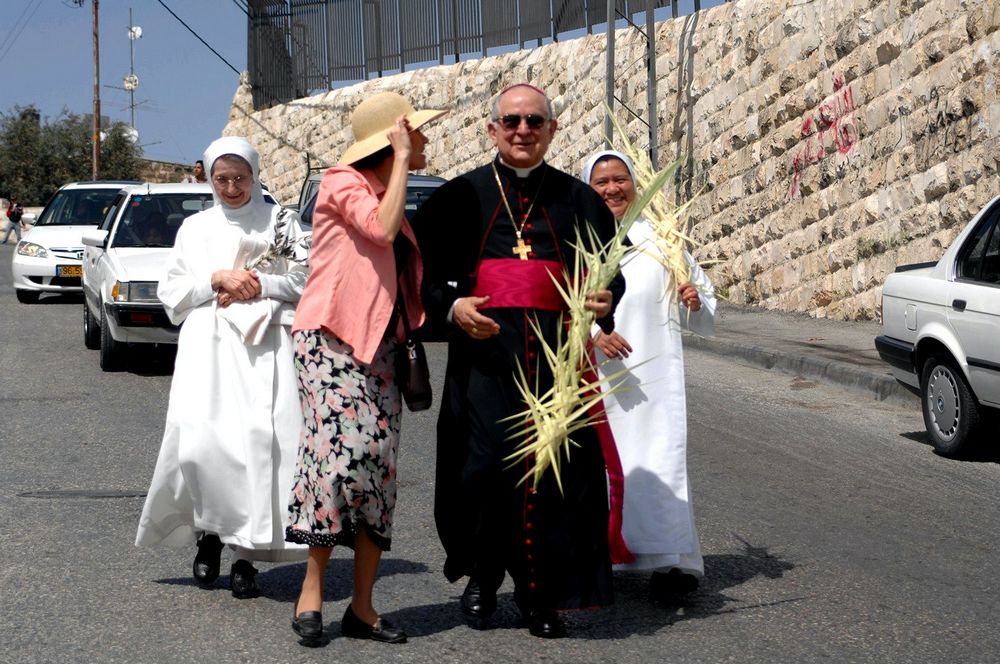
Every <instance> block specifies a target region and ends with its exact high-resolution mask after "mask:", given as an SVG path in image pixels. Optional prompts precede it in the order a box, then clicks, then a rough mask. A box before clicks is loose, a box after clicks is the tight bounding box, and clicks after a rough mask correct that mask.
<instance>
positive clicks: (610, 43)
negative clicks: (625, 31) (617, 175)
mask: <svg viewBox="0 0 1000 664" xmlns="http://www.w3.org/2000/svg"><path fill="white" fill-rule="evenodd" d="M616 18H618V17H617V16H616V15H615V0H608V32H607V41H606V42H605V49H604V58H605V70H604V102H605V103H606V104H607V105H608V116H607V117H606V118H604V136H605V142H606V143H607V144H608V145H607V147H608V148H609V149H610V148H612V147H614V140H613V139H614V131H615V126H614V124H612V122H611V114H612V113H614V112H615V19H616Z"/></svg>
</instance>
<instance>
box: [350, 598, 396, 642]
mask: <svg viewBox="0 0 1000 664" xmlns="http://www.w3.org/2000/svg"><path fill="white" fill-rule="evenodd" d="M340 633H341V634H343V635H344V636H346V637H348V638H352V639H371V640H372V641H380V642H381V643H406V632H404V631H403V630H401V629H399V628H398V627H396V626H395V625H393V624H392V623H391V622H389V621H388V620H386V619H385V618H383V617H381V616H379V619H378V620H376V621H375V625H374V626H372V625H369V624H367V623H365V622H364V621H362V620H361V618H358V617H357V615H355V613H354V609H352V608H351V605H350V604H348V605H347V611H345V612H344V619H343V620H342V621H340Z"/></svg>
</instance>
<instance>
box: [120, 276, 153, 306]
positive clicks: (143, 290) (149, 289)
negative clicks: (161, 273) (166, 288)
mask: <svg viewBox="0 0 1000 664" xmlns="http://www.w3.org/2000/svg"><path fill="white" fill-rule="evenodd" d="M156 285H157V282H155V281H116V282H115V285H114V286H112V287H111V299H112V300H114V301H115V302H159V298H158V297H156Z"/></svg>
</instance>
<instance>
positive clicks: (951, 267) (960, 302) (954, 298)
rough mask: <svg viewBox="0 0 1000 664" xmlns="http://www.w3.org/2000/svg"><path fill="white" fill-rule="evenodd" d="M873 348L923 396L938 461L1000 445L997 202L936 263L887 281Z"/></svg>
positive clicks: (999, 238)
mask: <svg viewBox="0 0 1000 664" xmlns="http://www.w3.org/2000/svg"><path fill="white" fill-rule="evenodd" d="M875 347H876V348H877V349H878V352H879V355H880V356H881V358H882V359H883V360H884V361H885V362H887V363H888V364H889V365H890V366H891V367H892V371H893V375H894V376H895V377H896V379H897V380H899V381H900V382H901V383H903V384H904V385H906V386H908V387H910V388H911V389H912V390H914V391H916V392H917V393H918V394H919V395H920V400H921V403H922V408H923V415H924V425H925V426H926V427H927V432H928V434H930V437H931V441H932V442H933V444H934V449H935V450H936V451H937V452H938V453H939V454H942V455H944V456H958V455H961V454H963V453H964V452H967V451H968V450H969V449H970V447H971V446H972V445H973V444H974V443H975V442H977V441H978V440H982V441H984V442H985V441H987V440H989V442H993V443H995V442H996V441H997V439H998V438H1000V435H998V429H1000V417H998V414H1000V410H998V409H1000V196H997V197H996V198H994V199H993V200H992V201H990V202H989V203H988V204H987V205H986V207H984V208H983V209H982V210H981V211H980V212H979V214H977V215H976V216H975V218H974V219H973V220H972V221H971V222H969V224H968V225H967V226H966V227H965V229H964V230H963V231H962V232H961V234H959V236H958V237H957V238H956V239H955V241H954V242H953V243H952V245H951V246H950V247H949V248H948V250H947V251H946V252H945V254H944V256H942V257H941V260H939V261H938V262H937V263H927V264H920V265H914V266H902V267H900V268H897V270H896V272H895V273H893V274H891V275H889V277H888V278H887V279H886V282H885V286H884V287H883V288H882V334H881V335H880V336H879V337H877V338H876V339H875Z"/></svg>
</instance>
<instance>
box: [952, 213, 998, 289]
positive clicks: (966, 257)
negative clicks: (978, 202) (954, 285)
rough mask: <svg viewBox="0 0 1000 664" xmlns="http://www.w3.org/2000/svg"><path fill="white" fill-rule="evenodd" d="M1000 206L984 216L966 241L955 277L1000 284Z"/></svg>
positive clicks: (959, 256) (959, 254)
mask: <svg viewBox="0 0 1000 664" xmlns="http://www.w3.org/2000/svg"><path fill="white" fill-rule="evenodd" d="M998 218H1000V205H996V206H994V207H993V209H992V210H989V211H988V212H987V213H986V214H985V215H983V219H982V221H981V222H980V223H979V225H978V226H977V227H976V228H975V229H974V230H973V232H972V233H971V234H970V235H969V237H968V238H966V240H965V244H964V245H963V246H962V249H961V250H960V251H959V253H958V260H957V265H956V269H955V276H956V278H958V279H964V280H969V281H985V282H987V283H994V284H995V283H1000V277H998V273H1000V264H998V260H1000V256H998V253H1000V229H998V228H997V219H998Z"/></svg>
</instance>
